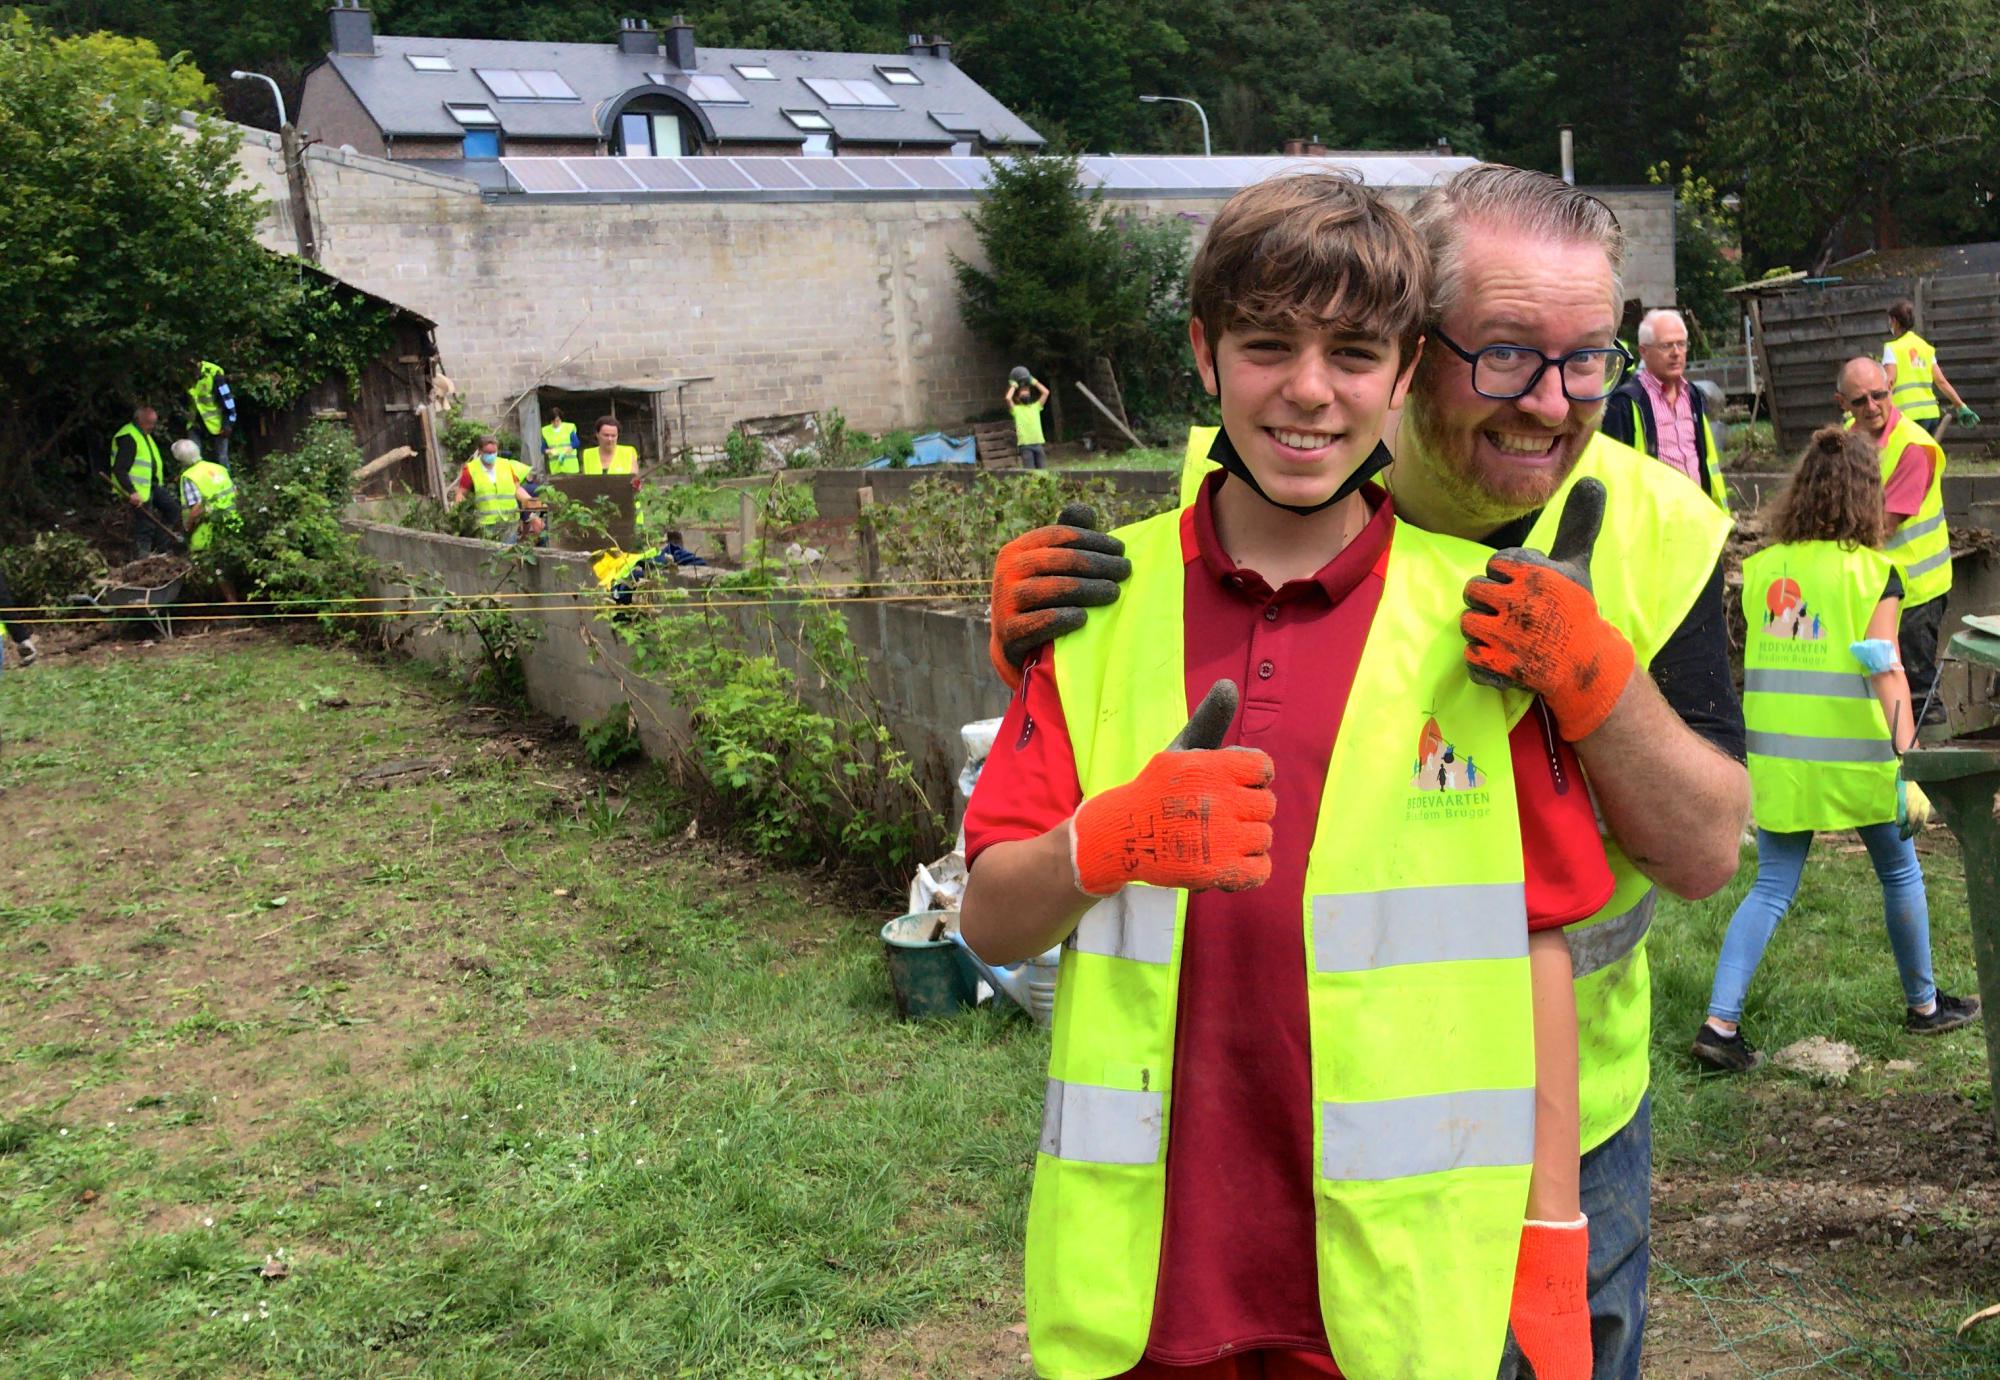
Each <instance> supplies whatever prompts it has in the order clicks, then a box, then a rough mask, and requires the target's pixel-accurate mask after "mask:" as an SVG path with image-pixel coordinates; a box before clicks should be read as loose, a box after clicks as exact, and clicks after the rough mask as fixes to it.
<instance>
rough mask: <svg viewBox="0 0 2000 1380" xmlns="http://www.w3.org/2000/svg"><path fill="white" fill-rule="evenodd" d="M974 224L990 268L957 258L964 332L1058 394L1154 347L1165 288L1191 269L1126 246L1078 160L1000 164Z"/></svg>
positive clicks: (1157, 251) (1155, 251) (1157, 250)
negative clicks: (1093, 369)
mask: <svg viewBox="0 0 2000 1380" xmlns="http://www.w3.org/2000/svg"><path fill="white" fill-rule="evenodd" d="M971 220H972V226H973V232H974V234H976V235H977V236H978V238H979V245H980V248H981V249H983V250H984V251H985V259H986V263H985V266H984V267H980V266H978V265H976V264H972V263H968V262H966V261H965V260H962V259H960V258H958V257H957V256H956V255H954V256H953V257H952V266H953V269H954V271H955V272H956V274H957V276H958V291H959V300H960V303H961V305H962V307H963V310H964V312H965V320H966V324H967V325H968V326H970V327H971V328H972V330H973V332H974V333H975V334H976V335H979V336H980V337H982V338H983V339H985V340H987V341H989V342H990V343H992V344H993V345H995V346H997V347H998V348H999V349H1000V350H1002V351H1003V352H1005V353H1006V354H1007V355H1008V356H1010V358H1011V359H1015V360H1019V361H1021V362H1024V363H1031V364H1032V365H1033V367H1034V368H1035V371H1036V373H1037V376H1038V377H1040V378H1041V379H1042V381H1043V382H1045V383H1047V384H1048V385H1049V387H1050V388H1051V389H1052V390H1057V386H1058V384H1059V382H1061V381H1063V380H1066V379H1078V378H1082V377H1083V376H1084V374H1085V372H1086V371H1087V370H1088V368H1089V366H1090V363H1091V361H1092V360H1094V359H1096V358H1097V357H1098V356H1100V355H1104V356H1110V357H1112V358H1113V361H1114V363H1115V362H1116V356H1117V355H1118V353H1119V352H1120V350H1121V348H1122V347H1124V346H1127V345H1130V344H1134V343H1135V342H1138V341H1140V340H1143V339H1145V338H1147V325H1148V322H1149V321H1152V320H1155V319H1156V318H1157V314H1158V311H1159V309H1160V300H1161V296H1162V294H1163V293H1167V292H1171V291H1172V287H1171V282H1170V281H1169V282H1165V283H1163V282H1162V278H1163V277H1164V276H1165V275H1166V274H1167V273H1169V272H1172V271H1174V270H1173V266H1174V265H1175V264H1176V263H1183V264H1184V262H1185V260H1184V259H1179V260H1177V259H1176V258H1175V256H1174V255H1173V254H1171V253H1170V252H1163V251H1162V249H1161V247H1160V246H1158V245H1155V244H1154V243H1152V242H1151V241H1150V240H1149V241H1147V242H1146V243H1144V244H1143V245H1134V244H1133V243H1132V242H1131V241H1129V240H1128V237H1127V233H1126V227H1125V225H1124V224H1123V222H1121V221H1119V220H1117V219H1115V218H1112V217H1108V216H1107V215H1106V214H1105V210H1104V201H1103V197H1102V196H1101V195H1100V194H1099V193H1097V192H1085V191H1084V189H1083V187H1082V183H1081V178H1080V173H1079V169H1078V165H1077V161H1076V160H1075V159H1074V158H1067V157H1059V156H1049V157H1044V158H1022V159H1015V160H1011V161H1006V162H996V163H995V164H994V165H993V183H992V187H991V189H990V191H989V192H988V194H987V196H986V198H985V199H984V200H983V201H981V202H980V204H979V207H978V209H977V210H975V211H974V212H973V213H972V217H971ZM1128 249H1130V250H1133V251H1134V252H1131V253H1129V254H1128ZM1135 270H1137V271H1135ZM996 382H997V381H996ZM1058 397H1060V392H1059V391H1058ZM1058 406H1060V403H1058Z"/></svg>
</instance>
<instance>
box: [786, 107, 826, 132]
mask: <svg viewBox="0 0 2000 1380" xmlns="http://www.w3.org/2000/svg"><path fill="white" fill-rule="evenodd" d="M785 118H786V119H787V120H790V121H791V122H792V123H793V124H794V125H796V126H797V127H798V128H800V129H802V130H805V131H806V132H807V133H809V134H824V133H825V132H827V131H828V130H831V129H832V128H833V122H832V121H830V120H828V119H827V118H826V116H824V115H822V114H820V113H819V112H818V111H817V110H787V111H786V112H785Z"/></svg>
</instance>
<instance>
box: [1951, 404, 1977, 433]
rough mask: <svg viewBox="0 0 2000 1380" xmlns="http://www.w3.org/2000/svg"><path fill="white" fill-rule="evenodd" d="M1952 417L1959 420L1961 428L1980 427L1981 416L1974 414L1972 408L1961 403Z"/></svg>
mask: <svg viewBox="0 0 2000 1380" xmlns="http://www.w3.org/2000/svg"><path fill="white" fill-rule="evenodd" d="M1951 415H1952V417H1953V418H1954V419H1956V420H1957V422H1958V424H1959V425H1960V426H1967V427H1970V426H1978V425H1979V414H1978V413H1977V412H1974V411H1973V410H1972V409H1971V408H1970V407H1968V406H1966V405H1965V404H1964V403H1960V404H1959V405H1958V410H1957V411H1956V412H1954V413H1952V414H1951Z"/></svg>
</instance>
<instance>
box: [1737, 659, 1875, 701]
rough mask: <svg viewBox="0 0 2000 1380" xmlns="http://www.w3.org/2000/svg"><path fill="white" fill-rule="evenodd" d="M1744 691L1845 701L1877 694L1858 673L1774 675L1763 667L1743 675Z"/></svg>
mask: <svg viewBox="0 0 2000 1380" xmlns="http://www.w3.org/2000/svg"><path fill="white" fill-rule="evenodd" d="M1743 689H1744V691H1745V692H1746V693H1748V692H1750V691H1755V692H1757V693H1758V694H1763V695H1827V696H1832V697H1834V698H1838V699H1844V700H1865V699H1871V698H1873V697H1874V694H1875V692H1874V691H1873V690H1871V689H1869V688H1868V679H1867V677H1866V676H1864V675H1862V674H1861V672H1859V671H1773V670H1768V669H1764V668H1761V667H1760V668H1757V669H1754V670H1748V671H1745V672H1744V673H1743Z"/></svg>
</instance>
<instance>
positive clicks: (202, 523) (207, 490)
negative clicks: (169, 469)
mask: <svg viewBox="0 0 2000 1380" xmlns="http://www.w3.org/2000/svg"><path fill="white" fill-rule="evenodd" d="M173 455H174V459H175V460H178V461H179V462H180V463H181V465H182V469H181V524H182V526H184V527H186V528H187V532H188V552H189V553H190V554H193V553H194V552H197V551H206V550H207V549H208V548H209V547H210V546H212V545H214V544H215V530H216V527H217V525H218V524H221V525H229V526H234V525H235V523H236V521H237V518H236V481H235V480H233V479H231V478H230V477H229V471H228V470H226V469H224V468H223V467H222V466H220V465H218V464H216V463H215V462H214V461H213V460H204V459H202V458H201V447H200V446H198V445H196V444H195V443H194V442H193V441H188V440H180V441H176V442H174V444H173Z"/></svg>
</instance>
